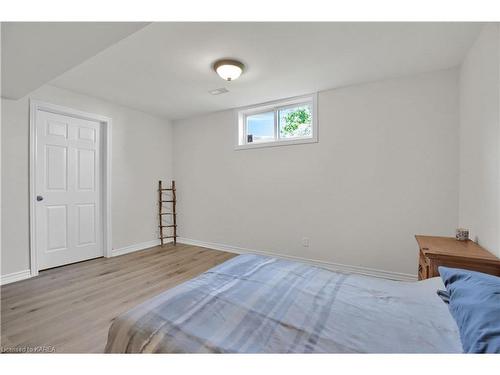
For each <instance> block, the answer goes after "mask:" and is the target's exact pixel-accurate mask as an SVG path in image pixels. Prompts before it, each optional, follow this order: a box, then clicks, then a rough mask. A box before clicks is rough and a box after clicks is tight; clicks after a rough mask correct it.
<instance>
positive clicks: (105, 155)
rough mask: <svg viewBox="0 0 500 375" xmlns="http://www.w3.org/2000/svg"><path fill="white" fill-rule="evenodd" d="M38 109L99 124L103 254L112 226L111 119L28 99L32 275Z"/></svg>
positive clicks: (35, 272) (35, 270) (33, 271)
mask: <svg viewBox="0 0 500 375" xmlns="http://www.w3.org/2000/svg"><path fill="white" fill-rule="evenodd" d="M38 110H42V111H46V112H51V113H55V114H59V115H65V116H71V117H76V118H80V119H83V120H90V121H97V122H99V123H100V124H101V140H102V141H101V155H102V157H101V163H102V164H101V173H102V175H101V202H102V203H101V207H102V212H101V215H102V221H101V222H102V229H101V230H102V246H103V253H104V256H105V257H107V258H108V257H111V256H112V254H111V253H112V245H111V239H112V232H111V230H112V227H111V123H112V120H111V118H109V117H105V116H101V115H97V114H94V113H87V112H82V111H78V110H75V109H72V108H67V107H62V106H59V105H55V104H50V103H45V102H42V101H39V100H30V158H29V173H30V175H29V178H30V187H29V190H30V193H29V199H30V204H29V206H30V223H29V224H30V229H29V230H30V271H31V277H34V276H37V275H38V261H37V250H38V248H37V243H36V230H35V229H36V228H35V226H36V220H35V200H36V190H35V188H36V186H35V181H36V179H35V176H36V154H37V153H36V112H37V111H38Z"/></svg>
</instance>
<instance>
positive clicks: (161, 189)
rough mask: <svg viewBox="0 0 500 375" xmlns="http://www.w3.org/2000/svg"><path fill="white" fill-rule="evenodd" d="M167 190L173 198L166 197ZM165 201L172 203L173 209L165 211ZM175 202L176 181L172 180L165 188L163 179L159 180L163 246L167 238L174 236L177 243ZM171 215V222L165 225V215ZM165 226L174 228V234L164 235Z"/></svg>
mask: <svg viewBox="0 0 500 375" xmlns="http://www.w3.org/2000/svg"><path fill="white" fill-rule="evenodd" d="M166 192H171V199H167V200H165V199H164V193H166ZM163 203H172V211H170V212H163ZM175 204H176V196H175V181H174V180H172V185H171V187H169V188H164V187H163V186H162V182H161V180H160V181H158V222H159V228H160V241H161V246H162V247H163V245H164V240H165V239H167V238H173V239H174V245H176V244H177V217H176V213H175ZM166 215H168V216H170V217H171V218H172V220H171V222H172V223H171V224H168V225H164V224H163V216H166ZM163 228H172V235H171V236H164V235H163Z"/></svg>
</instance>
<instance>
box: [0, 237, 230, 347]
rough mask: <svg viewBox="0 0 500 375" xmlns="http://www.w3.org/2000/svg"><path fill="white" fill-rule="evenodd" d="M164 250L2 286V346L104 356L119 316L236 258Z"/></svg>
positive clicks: (61, 269)
mask: <svg viewBox="0 0 500 375" xmlns="http://www.w3.org/2000/svg"><path fill="white" fill-rule="evenodd" d="M234 256H235V255H234V254H229V253H225V252H221V251H215V250H210V249H205V248H201V247H196V246H188V245H180V244H178V245H177V246H175V247H174V246H173V245H171V244H169V245H165V246H164V247H163V248H161V247H159V246H158V247H154V248H151V249H147V250H142V251H138V252H135V253H131V254H127V255H122V256H118V257H113V258H98V259H93V260H89V261H85V262H80V263H75V264H71V265H68V266H63V267H59V268H54V269H51V270H47V271H42V272H40V275H39V276H38V277H35V278H32V279H28V280H24V281H19V282H16V283H12V284H8V285H4V286H2V287H1V325H0V331H1V346H2V348H3V350H4V351H5V349H6V348H12V347H18V348H23V347H31V348H33V347H38V346H45V347H49V348H48V350H49V351H50V350H52V348H54V349H55V352H57V353H61V352H69V353H96V352H97V353H102V352H103V350H104V346H105V344H106V339H107V334H108V328H109V326H110V324H111V322H112V321H113V319H114V318H115V317H116V316H118V315H119V314H121V313H123V312H125V311H127V310H129V309H131V308H132V307H134V306H136V305H137V304H139V303H141V302H143V301H145V300H147V299H149V298H151V297H153V296H155V295H157V294H159V293H161V292H163V291H165V290H167V289H169V288H172V287H173V286H175V285H177V284H180V283H182V282H184V281H186V280H189V279H191V278H193V277H195V276H197V275H199V274H200V273H203V272H205V271H206V270H208V269H209V268H212V267H213V266H215V265H217V264H219V263H222V262H224V261H226V260H228V259H230V258H232V257H234Z"/></svg>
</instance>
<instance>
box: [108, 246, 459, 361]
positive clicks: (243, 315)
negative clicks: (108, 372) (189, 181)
mask: <svg viewBox="0 0 500 375" xmlns="http://www.w3.org/2000/svg"><path fill="white" fill-rule="evenodd" d="M438 289H444V286H443V283H442V281H441V280H440V279H439V278H432V279H428V280H424V281H418V282H398V281H391V280H385V279H379V278H373V277H367V276H361V275H354V274H343V273H337V272H332V271H329V270H326V269H323V268H319V267H314V266H311V265H307V264H304V263H299V262H292V261H287V260H282V259H276V258H270V257H264V256H257V255H240V256H238V257H235V258H233V259H231V260H229V261H227V262H225V263H223V264H221V265H219V266H217V267H215V268H212V269H210V270H209V271H207V272H205V273H203V274H201V275H200V276H198V277H196V278H194V279H192V280H190V281H188V282H186V283H184V284H181V285H179V286H177V287H175V288H173V289H170V290H168V291H166V292H164V293H162V294H160V295H158V296H156V297H154V298H153V299H151V300H149V301H147V302H145V303H143V304H141V305H139V306H137V307H136V308H134V309H132V310H131V311H129V312H127V313H125V314H123V315H121V316H119V317H117V318H116V319H115V320H114V321H113V323H112V325H111V327H110V330H109V335H108V342H107V345H106V352H109V353H459V352H462V346H461V342H460V337H459V333H458V328H457V326H456V323H455V321H454V320H453V318H452V316H451V314H450V312H449V310H448V307H447V305H446V304H445V303H444V302H443V301H442V300H441V299H440V297H439V296H438V295H437V294H436V291H437V290H438Z"/></svg>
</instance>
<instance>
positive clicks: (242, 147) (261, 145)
mask: <svg viewBox="0 0 500 375" xmlns="http://www.w3.org/2000/svg"><path fill="white" fill-rule="evenodd" d="M317 142H318V138H317V137H315V138H304V139H291V140H288V141H274V142H260V143H246V144H243V145H237V146H235V147H234V149H235V150H236V151H237V150H249V149H252V148H264V147H278V146H291V145H300V144H307V143H317Z"/></svg>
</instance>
